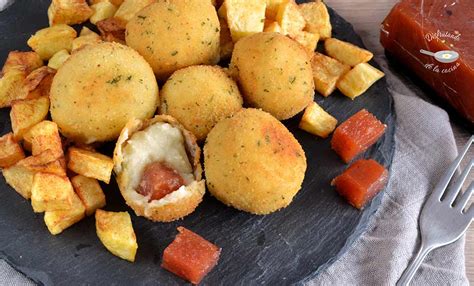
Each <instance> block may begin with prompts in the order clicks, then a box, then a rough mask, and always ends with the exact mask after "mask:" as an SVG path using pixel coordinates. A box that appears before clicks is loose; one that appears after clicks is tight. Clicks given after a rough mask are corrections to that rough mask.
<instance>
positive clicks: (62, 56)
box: [48, 37, 80, 70]
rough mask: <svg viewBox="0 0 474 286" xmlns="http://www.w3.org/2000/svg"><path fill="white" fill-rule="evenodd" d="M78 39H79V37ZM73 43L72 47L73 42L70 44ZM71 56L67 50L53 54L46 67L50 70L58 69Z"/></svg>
mask: <svg viewBox="0 0 474 286" xmlns="http://www.w3.org/2000/svg"><path fill="white" fill-rule="evenodd" d="M79 38H80V37H79ZM72 43H73V47H74V41H73V42H72ZM70 56H71V55H70V54H69V52H68V51H67V50H60V51H59V52H57V53H55V54H54V55H53V56H52V57H51V58H50V59H49V62H48V67H50V68H52V69H56V70H57V69H59V68H60V67H61V66H62V65H63V63H64V62H65V61H66V60H67V59H69V57H70Z"/></svg>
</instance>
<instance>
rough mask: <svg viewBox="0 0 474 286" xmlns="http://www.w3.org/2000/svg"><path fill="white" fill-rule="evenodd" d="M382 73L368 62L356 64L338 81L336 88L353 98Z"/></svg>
mask: <svg viewBox="0 0 474 286" xmlns="http://www.w3.org/2000/svg"><path fill="white" fill-rule="evenodd" d="M384 75H385V74H384V73H383V72H382V71H380V70H378V69H376V68H374V67H373V66H371V65H369V64H368V63H361V64H358V65H356V66H355V67H354V68H353V69H352V70H350V71H349V72H347V73H346V74H345V75H344V76H343V77H342V78H341V79H340V80H339V81H338V82H337V85H336V86H337V88H338V89H339V90H340V91H341V92H342V93H343V94H344V95H345V96H347V97H349V98H351V99H354V98H356V97H358V96H359V95H361V94H363V93H364V92H365V91H366V90H367V89H369V87H371V86H372V85H373V84H374V83H375V82H376V81H378V80H379V79H381V78H382V77H384Z"/></svg>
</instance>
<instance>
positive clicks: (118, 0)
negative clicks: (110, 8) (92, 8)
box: [89, 0, 123, 7]
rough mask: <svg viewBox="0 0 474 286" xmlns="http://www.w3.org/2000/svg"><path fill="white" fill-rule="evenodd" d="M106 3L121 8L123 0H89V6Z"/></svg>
mask: <svg viewBox="0 0 474 286" xmlns="http://www.w3.org/2000/svg"><path fill="white" fill-rule="evenodd" d="M105 1H109V2H110V3H112V4H114V5H115V6H116V7H119V6H120V5H122V3H123V0H89V4H90V5H94V4H97V3H100V2H105Z"/></svg>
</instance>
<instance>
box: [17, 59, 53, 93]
mask: <svg viewBox="0 0 474 286" xmlns="http://www.w3.org/2000/svg"><path fill="white" fill-rule="evenodd" d="M55 74H56V70H55V69H52V68H50V67H48V66H43V67H40V68H38V69H36V70H34V71H33V72H31V73H30V74H29V75H28V76H27V77H26V79H25V82H24V85H25V89H26V92H27V93H28V95H27V97H26V98H27V99H30V98H38V97H41V96H46V97H49V91H50V89H51V83H52V82H53V78H54V75H55Z"/></svg>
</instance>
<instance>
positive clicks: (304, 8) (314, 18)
mask: <svg viewBox="0 0 474 286" xmlns="http://www.w3.org/2000/svg"><path fill="white" fill-rule="evenodd" d="M298 7H299V8H300V11H301V14H302V15H303V17H304V19H305V20H306V27H305V30H306V31H308V32H310V33H314V34H319V36H320V37H321V39H322V40H325V39H327V38H331V32H332V26H331V20H330V17H329V12H328V8H327V7H326V5H325V4H324V3H323V2H321V1H317V2H309V3H303V4H300V5H298Z"/></svg>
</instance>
